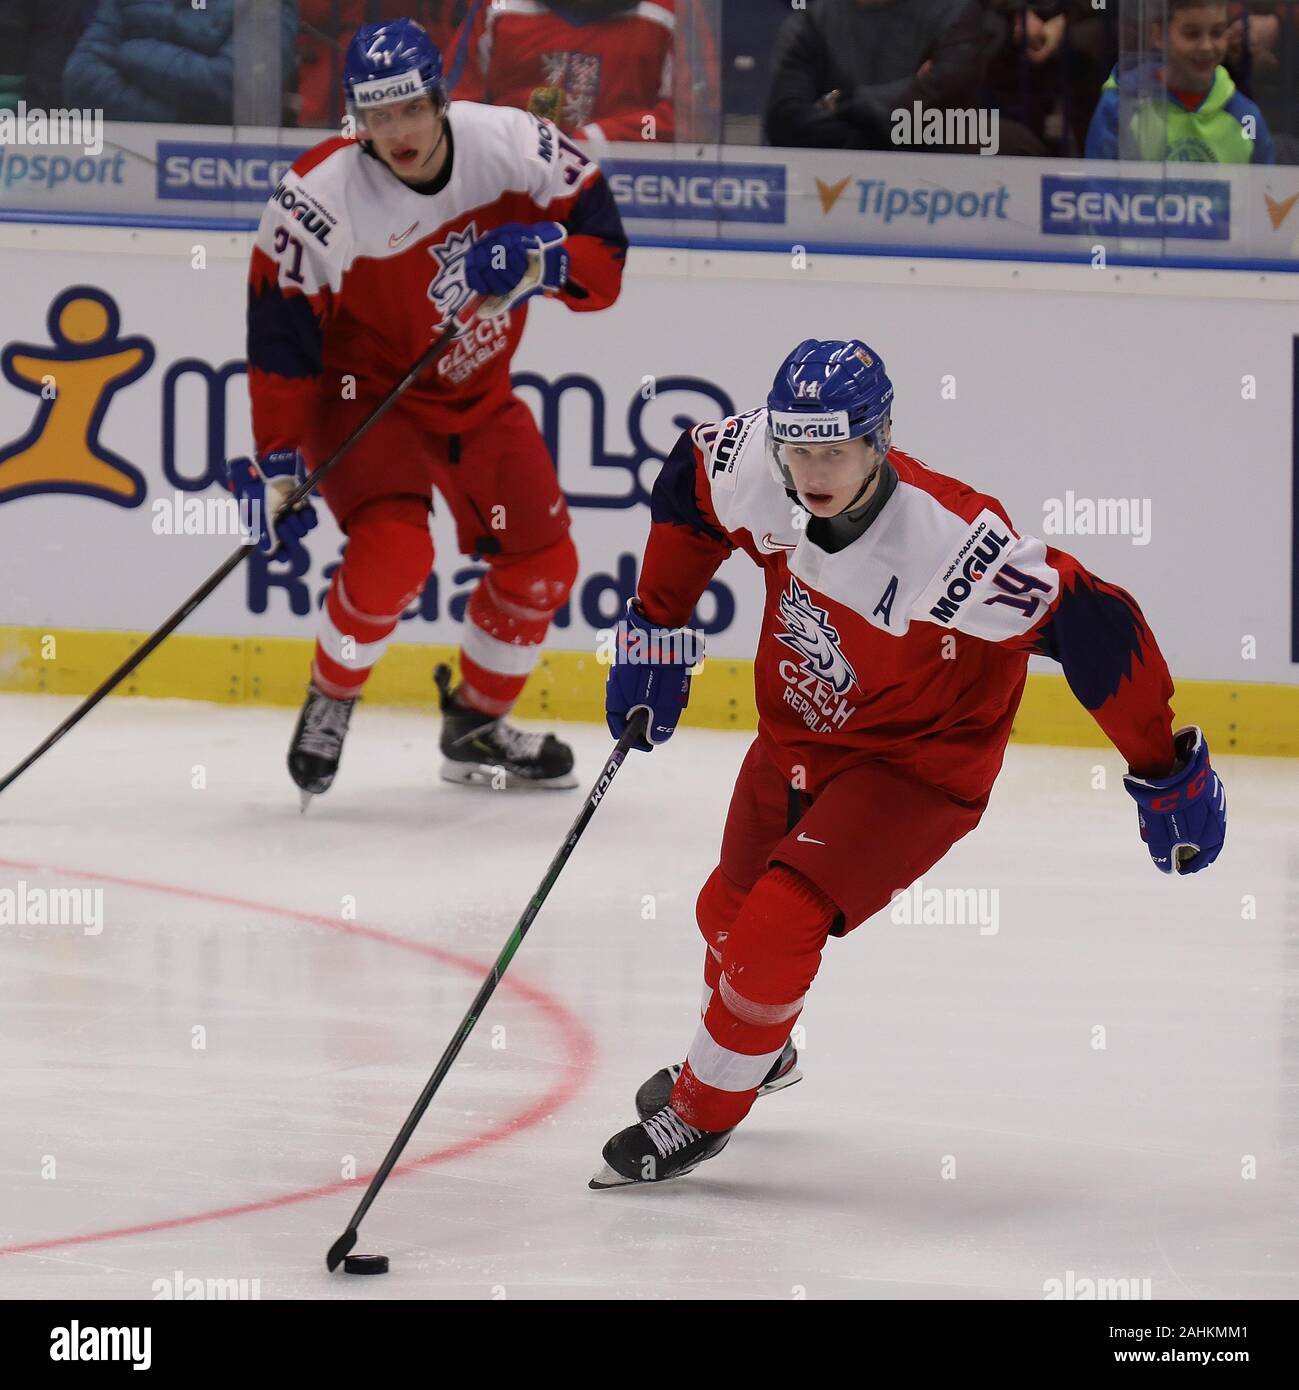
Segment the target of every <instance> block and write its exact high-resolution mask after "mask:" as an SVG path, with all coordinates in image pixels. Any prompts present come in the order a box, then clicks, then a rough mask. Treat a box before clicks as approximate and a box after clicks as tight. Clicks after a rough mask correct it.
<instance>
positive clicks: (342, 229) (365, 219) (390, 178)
mask: <svg viewBox="0 0 1299 1390" xmlns="http://www.w3.org/2000/svg"><path fill="white" fill-rule="evenodd" d="M449 120H450V126H451V138H452V140H453V142H454V155H453V159H452V165H451V177H450V178H449V179H448V181H447V184H446V187H445V188H443V189H441V190H440V191H439V192H437V193H433V194H425V193H417V192H416V191H415V190H414V189H412V188H408V187H406V185H405V184H404V183H402V181H401V180H400V179H398V178H397V177H396V176H395V175H394V174H393V173H391V172H390V171H389V170H388V169H387V168H385V167H384V165H383V164H382V163H381V162H380V161H379V160H378V159H376V158H374V157H373V156H372V155H369V154H367V153H366V152H365V150H364V149H362V147H361V145H360V144H359V143H357V142H355V141H350V142H347V143H345V144H340V145H339V146H338V148H337V149H335V150H332V151H331V152H330V153H329V154H327V155H326V156H325V157H324V158H323V159H321V160H319V161H318V162H317V163H315V164H314V165H313V166H312V167H311V168H310V169H308V170H307V171H306V172H305V173H302V174H299V173H295V172H294V171H292V170H290V171H289V172H288V173H287V174H285V176H284V178H283V180H282V181H281V183H280V185H279V187H278V188H276V190H275V192H274V193H273V194H272V195H271V199H270V201H269V202H268V203H267V205H266V209H265V211H264V212H263V214H262V220H261V225H260V227H259V229H258V236H257V241H258V245H260V246H261V247H262V249H263V250H264V251H265V252H266V253H267V254H268V255H269V256H271V257H272V258H273V259H275V260H277V261H279V262H280V281H281V284H282V285H285V286H286V287H287V286H295V287H296V288H299V289H301V290H303V291H304V292H305V293H308V294H310V293H313V292H314V291H315V290H317V289H319V288H320V287H321V286H322V285H324V284H328V285H329V286H330V287H331V288H332V289H333V290H335V291H337V290H338V288H339V285H340V284H341V281H342V277H343V275H344V274H345V273H346V271H347V269H348V267H349V266H350V265H351V264H352V262H353V261H354V260H356V259H357V258H358V257H361V256H365V257H369V258H372V259H378V260H382V259H386V258H389V257H392V256H399V255H403V254H404V253H405V252H407V251H408V250H410V248H411V247H412V246H413V245H416V244H418V243H419V242H421V241H423V240H425V239H426V238H428V237H430V236H432V235H434V234H435V233H437V232H438V231H440V230H441V229H442V228H443V227H445V226H446V225H447V224H448V223H451V222H457V221H460V220H462V219H463V218H464V217H465V216H466V215H467V214H471V213H473V212H474V211H475V210H476V209H479V208H488V207H490V206H491V205H492V204H494V203H496V202H498V201H499V200H500V199H502V198H504V197H506V196H507V195H511V194H513V195H519V194H522V195H523V196H525V197H527V198H529V199H531V201H532V202H534V203H535V204H537V206H538V207H541V208H545V207H547V206H549V205H550V204H551V203H553V202H555V201H556V200H557V199H560V198H565V197H570V196H572V195H573V193H574V192H577V191H580V189H581V187H582V185H583V184H584V183H585V182H586V181H587V180H589V179H590V178H592V177H593V176H594V174H595V173H596V167H597V166H596V165H595V164H594V163H592V162H591V160H589V159H588V158H587V157H586V155H585V154H584V153H583V152H582V151H581V150H580V149H578V147H577V146H576V145H575V144H574V143H573V142H572V141H571V140H568V139H566V138H565V137H564V136H563V135H561V134H560V132H559V131H558V129H557V128H556V127H555V126H554V124H553V123H552V122H550V121H546V120H542V119H540V118H539V117H536V116H532V115H530V114H529V113H528V112H526V111H519V110H516V109H515V108H513V107H506V106H483V105H481V104H479V103H477V102H469V101H457V102H453V103H452V105H451V108H450V116H449ZM471 227H473V224H472V223H471V224H470V227H466V228H465V233H466V234H469V233H470V228H471ZM481 230H482V229H481V228H473V232H472V235H478V234H480V232H481ZM287 238H293V239H296V240H297V241H298V242H299V243H300V244H301V248H302V249H301V250H300V251H296V252H295V251H294V250H293V248H292V246H291V245H289V244H287V241H286V239H287ZM295 277H301V278H295Z"/></svg>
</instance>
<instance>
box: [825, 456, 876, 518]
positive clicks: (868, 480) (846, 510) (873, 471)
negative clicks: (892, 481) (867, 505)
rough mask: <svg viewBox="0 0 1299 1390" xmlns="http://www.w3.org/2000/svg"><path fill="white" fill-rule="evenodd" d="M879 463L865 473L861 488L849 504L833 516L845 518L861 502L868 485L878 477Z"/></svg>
mask: <svg viewBox="0 0 1299 1390" xmlns="http://www.w3.org/2000/svg"><path fill="white" fill-rule="evenodd" d="M880 462H883V460H880ZM880 462H877V463H876V465H875V467H874V468H872V469H871V471H870V472H869V473H867V475H866V479H865V481H864V482H863V483H862V485H861V487H859V488H858V489H857V494H856V496H855V497H854V498H853V499H852V501H851V502H849V503H848V505H847V506H846V507H844V508H842V509H841V510H840V511H837V512H835V516H846V515H847V514H848V513H849V512H850V511H852V509H853V508H854V507H855V506H856V505H857V504H858V502H860V501H861V499H862V497H863V496H864V495H865V493H866V489H867V488H868V487H870V485H871V484H872V483H873V482H874V481H875V479H876V477H877V476H878V475H879V471H880Z"/></svg>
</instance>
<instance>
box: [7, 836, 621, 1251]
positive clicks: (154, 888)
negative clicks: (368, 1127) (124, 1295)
mask: <svg viewBox="0 0 1299 1390" xmlns="http://www.w3.org/2000/svg"><path fill="white" fill-rule="evenodd" d="M0 869H18V870H20V871H22V872H24V873H44V874H49V875H51V876H52V877H57V878H81V879H88V880H91V881H93V882H98V883H111V884H116V885H117V886H118V887H122V888H138V889H140V890H141V891H143V892H147V893H163V894H168V895H171V896H173V897H178V898H190V899H192V900H194V901H197V902H205V903H217V904H220V905H224V906H227V907H236V908H241V909H243V910H244V911H248V912H257V913H262V914H264V915H266V916H271V917H282V918H286V919H288V920H289V921H293V922H301V923H303V924H305V925H307V926H314V927H329V928H331V929H332V930H334V931H341V932H345V933H346V934H347V935H349V936H361V937H365V938H366V939H367V940H370V941H377V942H379V943H380V944H381V945H384V946H394V947H396V948H397V949H398V950H402V951H412V952H414V953H415V954H416V955H421V956H427V957H428V958H429V959H431V960H435V961H438V962H440V963H441V964H443V965H449V966H451V967H452V968H454V969H456V970H462V971H464V972H465V973H466V974H468V975H471V976H474V977H476V978H478V979H481V978H482V977H484V976H485V975H486V974H487V970H488V966H486V965H485V964H483V962H481V961H477V960H471V959H470V958H469V957H468V956H461V955H457V954H456V953H455V952H454V951H447V950H444V949H443V948H442V947H441V946H429V945H426V944H424V943H423V942H419V941H408V940H406V938H404V937H400V936H395V935H394V934H393V933H391V932H386V931H380V930H379V929H378V928H376V927H366V926H362V925H361V924H360V923H359V922H342V921H339V920H338V919H336V918H333V917H324V916H321V915H320V914H318V913H314V912H299V911H297V910H295V909H294V908H289V907H277V906H275V905H274V904H272V903H260V902H255V901H253V900H252V899H249V898H236V897H231V896H229V895H227V894H224V893H209V892H205V891H203V890H201V889H194V888H180V887H177V886H176V885H175V884H170V883H152V882H150V881H148V880H146V879H138V878H123V877H121V876H120V875H117V874H103V873H87V872H83V871H82V870H80V869H75V870H74V869H68V868H64V867H60V866H57V865H53V864H35V863H26V862H24V861H22V860H17V859H0ZM500 988H501V989H506V990H510V991H511V992H512V993H514V994H515V995H517V996H518V997H519V998H521V999H524V1000H526V1001H527V1002H528V1003H529V1004H531V1005H532V1006H533V1008H535V1009H537V1010H538V1012H539V1013H541V1014H542V1015H543V1017H545V1019H546V1020H547V1022H549V1023H550V1024H551V1025H552V1026H553V1027H554V1028H555V1029H556V1030H557V1031H558V1033H559V1035H560V1037H561V1039H562V1040H563V1044H564V1053H565V1056H564V1061H563V1063H562V1067H563V1074H562V1076H561V1077H560V1079H559V1080H558V1081H556V1082H555V1083H554V1084H553V1085H552V1086H551V1087H550V1088H549V1089H548V1090H547V1091H546V1092H545V1094H543V1095H542V1096H541V1097H539V1098H538V1100H536V1101H535V1102H534V1103H533V1104H532V1105H530V1106H528V1108H527V1109H526V1110H523V1111H520V1112H519V1113H518V1114H517V1115H512V1116H509V1117H507V1118H506V1119H503V1120H500V1121H498V1122H497V1123H496V1124H494V1125H492V1126H491V1127H490V1128H488V1129H485V1130H484V1131H483V1132H482V1133H481V1134H475V1135H471V1136H470V1137H469V1138H467V1139H460V1140H458V1141H457V1142H456V1143H454V1144H448V1145H446V1146H445V1147H443V1148H440V1149H434V1150H432V1151H431V1152H430V1153H426V1154H423V1155H421V1156H420V1157H419V1158H412V1159H407V1160H405V1161H404V1162H401V1163H399V1164H398V1165H397V1166H396V1168H394V1169H393V1173H392V1176H393V1177H399V1176H400V1175H401V1174H403V1173H410V1172H413V1171H414V1170H415V1169H417V1168H427V1167H429V1166H430V1165H432V1164H434V1163H445V1162H446V1161H447V1160H448V1159H452V1158H459V1157H461V1156H462V1155H464V1154H467V1153H472V1152H473V1151H474V1150H475V1149H480V1148H483V1147H484V1146H485V1145H487V1144H494V1143H496V1142H498V1141H499V1140H501V1139H507V1138H509V1137H510V1136H511V1135H515V1134H518V1133H519V1132H520V1130H524V1129H529V1128H531V1126H533V1125H535V1124H539V1123H540V1122H541V1121H542V1120H544V1119H545V1118H546V1116H547V1115H549V1114H551V1113H552V1112H553V1111H555V1110H557V1109H559V1108H560V1107H561V1106H565V1105H567V1104H568V1103H569V1102H570V1101H572V1100H573V1098H574V1097H575V1096H576V1095H577V1093H578V1092H579V1091H580V1090H581V1089H582V1085H583V1083H584V1080H585V1077H586V1074H587V1073H588V1072H589V1069H590V1066H591V1060H592V1058H593V1057H594V1054H595V1046H594V1039H593V1037H592V1035H591V1033H590V1032H589V1030H588V1029H587V1027H586V1025H585V1024H584V1023H583V1022H582V1021H581V1019H579V1018H578V1017H577V1015H576V1014H574V1013H572V1012H571V1011H570V1010H569V1009H567V1008H566V1007H565V1006H564V1005H563V1004H561V1003H560V1002H559V1000H558V999H556V998H554V996H553V995H550V994H547V993H546V991H545V990H542V989H538V988H537V987H536V986H535V985H529V984H526V983H524V982H523V981H521V980H518V979H516V978H514V977H512V976H509V975H507V976H506V977H505V978H504V979H503V980H502V981H501V984H500ZM434 1061H436V1058H434V1057H432V1056H431V1055H430V1058H429V1064H430V1066H431V1065H432V1063H433V1062H434ZM411 1100H412V1101H414V1096H413V1095H412V1096H411ZM436 1103H437V1102H436V1100H435V1101H434V1104H436ZM393 1132H394V1134H395V1133H396V1131H395V1130H394V1131H393ZM372 1176H373V1172H369V1173H363V1174H361V1175H360V1176H359V1177H355V1178H350V1179H339V1180H338V1181H336V1182H330V1183H323V1184H321V1186H319V1187H309V1188H304V1189H302V1190H301V1191H299V1192H286V1193H283V1194H281V1195H280V1196H278V1197H268V1198H266V1199H264V1200H263V1201H259V1202H241V1203H238V1204H237V1205H235V1206H228V1207H217V1208H214V1209H213V1210H212V1211H201V1212H194V1213H192V1214H191V1215H189V1216H172V1217H168V1218H165V1219H164V1220H161V1221H145V1222H141V1223H139V1224H137V1225H133V1226H118V1227H114V1228H112V1229H109V1230H104V1231H88V1232H85V1233H83V1234H81V1235H71V1236H57V1237H54V1238H53V1239H50V1240H33V1241H26V1242H24V1243H23V1244H22V1245H5V1246H0V1255H22V1254H29V1253H31V1252H33V1251H38V1250H56V1249H59V1248H61V1247H63V1246H68V1245H88V1244H90V1243H92V1242H95V1241H106V1240H125V1239H126V1238H127V1237H129V1236H138V1235H147V1234H152V1233H154V1232H156V1231H169V1230H174V1229H176V1228H178V1227H181V1226H197V1225H200V1224H201V1223H203V1222H206V1221H223V1220H226V1219H227V1218H230V1217H236V1216H248V1215H251V1214H253V1213H254V1212H262V1211H274V1210H276V1209H277V1208H279V1207H287V1206H292V1205H294V1204H295V1203H297V1202H310V1201H313V1200H314V1199H316V1198H317V1197H331V1196H334V1195H336V1194H338V1193H341V1192H354V1193H357V1194H359V1193H360V1192H362V1191H363V1190H364V1188H365V1185H366V1184H367V1183H368V1182H369V1181H370V1178H371V1177H372ZM325 1234H326V1235H327V1234H328V1232H326V1233H325Z"/></svg>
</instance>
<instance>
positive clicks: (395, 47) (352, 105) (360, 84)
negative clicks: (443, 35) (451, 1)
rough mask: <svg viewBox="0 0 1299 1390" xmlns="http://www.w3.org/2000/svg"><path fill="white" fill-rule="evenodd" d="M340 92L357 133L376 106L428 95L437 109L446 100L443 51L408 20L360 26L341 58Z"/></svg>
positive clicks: (420, 25) (393, 20) (420, 27)
mask: <svg viewBox="0 0 1299 1390" xmlns="http://www.w3.org/2000/svg"><path fill="white" fill-rule="evenodd" d="M343 94H344V96H345V97H346V98H347V109H348V112H349V114H350V115H351V116H352V118H353V119H354V120H355V121H356V125H357V129H358V130H360V129H362V128H363V127H364V126H365V123H366V122H365V118H366V115H367V113H368V112H370V111H372V110H373V109H374V108H375V107H376V106H388V105H390V104H391V103H393V102H398V101H409V100H410V99H411V98H412V97H417V96H430V97H432V98H433V104H434V106H436V107H438V108H439V109H441V108H442V107H445V106H446V104H447V101H448V97H447V88H446V80H445V78H444V76H443V71H442V53H441V51H440V50H439V48H438V46H437V44H435V43H434V42H433V40H432V39H431V38H429V36H428V30H426V29H425V28H424V26H423V25H422V24H417V23H416V22H415V21H414V20H413V19H390V20H386V21H385V22H384V23H382V24H363V25H362V26H361V27H360V28H359V29H358V30H357V31H356V33H355V34H354V35H353V37H352V42H351V43H350V44H348V46H347V56H346V57H345V59H344V60H343Z"/></svg>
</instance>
